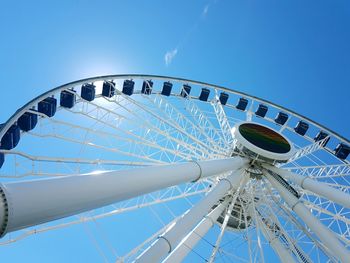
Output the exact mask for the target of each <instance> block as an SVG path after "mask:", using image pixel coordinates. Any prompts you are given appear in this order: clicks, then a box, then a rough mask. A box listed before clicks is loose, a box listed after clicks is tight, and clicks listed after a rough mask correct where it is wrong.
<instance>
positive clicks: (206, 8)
mask: <svg viewBox="0 0 350 263" xmlns="http://www.w3.org/2000/svg"><path fill="white" fill-rule="evenodd" d="M208 11H209V4H207V5H206V6H205V7H204V8H203V11H202V17H206V16H207V14H208Z"/></svg>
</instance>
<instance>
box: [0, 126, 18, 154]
mask: <svg viewBox="0 0 350 263" xmlns="http://www.w3.org/2000/svg"><path fill="white" fill-rule="evenodd" d="M20 137H21V131H20V129H19V126H18V125H17V124H13V125H12V126H11V127H10V128H9V129H8V130H7V132H6V133H5V134H4V136H3V137H2V139H1V145H0V149H5V150H11V149H13V148H15V147H16V146H17V144H18V142H19V139H20Z"/></svg>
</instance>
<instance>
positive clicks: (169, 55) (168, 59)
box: [164, 48, 177, 66]
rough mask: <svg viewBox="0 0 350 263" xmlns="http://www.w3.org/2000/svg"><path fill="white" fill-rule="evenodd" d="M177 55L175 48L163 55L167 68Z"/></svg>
mask: <svg viewBox="0 0 350 263" xmlns="http://www.w3.org/2000/svg"><path fill="white" fill-rule="evenodd" d="M176 54H177V48H175V49H173V50H170V51H167V52H166V53H165V55H164V60H165V65H167V66H169V65H170V63H171V62H172V60H173V59H174V57H175V56H176Z"/></svg>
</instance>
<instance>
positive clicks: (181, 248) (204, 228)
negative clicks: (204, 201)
mask: <svg viewBox="0 0 350 263" xmlns="http://www.w3.org/2000/svg"><path fill="white" fill-rule="evenodd" d="M227 204H228V200H225V202H223V203H221V204H220V205H218V206H217V207H216V208H215V209H214V210H212V211H211V212H210V213H209V214H208V215H207V216H205V217H204V218H203V219H202V221H200V222H199V224H198V225H197V226H196V227H195V228H194V229H193V230H192V231H191V232H190V233H189V234H188V235H187V236H186V237H185V238H184V239H183V240H182V241H181V243H180V244H179V245H178V246H177V247H176V248H175V249H174V250H173V252H171V253H170V254H169V256H167V258H166V259H164V260H163V263H180V262H182V261H183V260H184V258H185V257H186V256H187V255H188V253H189V252H191V250H192V249H193V248H194V247H195V246H196V245H197V243H198V242H199V241H200V240H201V238H202V237H203V236H205V235H206V233H207V232H208V231H209V229H210V228H212V227H213V226H214V224H215V222H216V220H217V219H218V217H219V216H220V215H221V213H222V212H223V211H224V210H225V209H226V206H227Z"/></svg>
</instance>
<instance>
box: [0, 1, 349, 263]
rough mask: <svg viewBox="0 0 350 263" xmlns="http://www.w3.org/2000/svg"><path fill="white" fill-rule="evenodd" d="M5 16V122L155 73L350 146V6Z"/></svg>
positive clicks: (248, 5)
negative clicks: (63, 92) (33, 104)
mask: <svg viewBox="0 0 350 263" xmlns="http://www.w3.org/2000/svg"><path fill="white" fill-rule="evenodd" d="M0 10H1V15H0V34H1V41H0V80H1V87H0V90H1V94H2V100H1V104H0V113H1V114H0V122H5V121H6V120H7V118H8V117H9V116H10V115H12V113H13V112H14V111H16V109H18V108H19V107H20V106H22V105H23V104H25V103H26V102H27V101H29V100H30V99H32V98H33V97H35V96H37V95H39V94H41V93H43V92H44V91H46V90H48V89H51V88H53V87H55V86H58V85H61V84H64V83H67V82H70V81H73V80H76V79H82V78H85V77H90V76H94V75H107V74H119V73H146V74H156V75H169V76H177V77H184V78H189V79H194V80H200V81H204V82H209V83H214V84H218V85H221V86H226V87H229V88H233V89H237V90H240V91H243V92H246V93H249V94H252V95H255V96H258V97H262V98H264V99H268V100H271V101H273V102H275V103H278V104H281V105H283V106H285V107H287V108H290V109H292V110H295V111H296V112H298V113H301V114H303V115H305V116H307V117H309V118H311V119H313V120H315V121H317V122H320V123H321V124H323V125H325V126H327V127H329V128H331V129H333V130H334V131H336V132H338V133H340V134H341V135H343V136H344V137H346V138H350V117H349V114H348V109H349V98H350V48H349V42H350V2H349V1H340V0H339V1H302V0H297V1H276V0H266V1H243V0H241V1H231V0H230V1H229V0H213V1H199V0H198V1H191V2H190V1H161V0H158V1H102V0H101V1H92V0H91V1H81V0H79V1H78V0H72V1H36V0H34V1H5V0H0ZM53 235H54V234H53ZM65 235H67V236H61V238H62V239H65V238H67V239H69V235H70V232H69V231H67V232H66V233H65ZM85 241H86V240H83V241H82V243H84V242H85ZM38 244H39V243H35V245H33V250H32V251H31V253H29V252H28V251H30V246H29V247H28V250H26V251H27V252H28V253H29V254H27V255H26V256H28V262H31V261H34V260H35V259H38V257H35V254H36V253H39V251H40V247H34V246H38ZM75 245H76V246H77V244H75ZM19 246H21V245H19ZM54 247H55V246H54V245H53V244H52V249H54ZM56 249H57V247H56ZM77 249H78V248H77ZM49 251H50V250H49ZM32 253H33V255H32ZM40 253H43V254H46V253H45V252H40ZM47 254H48V255H49V254H50V253H47ZM8 255H9V257H10V256H11V257H14V254H12V255H11V252H9V253H8ZM18 256H19V255H17V259H18V258H20V257H18ZM24 256H25V255H21V257H22V258H23V257H24ZM13 259H14V258H13ZM8 260H10V258H9V259H8ZM77 260H78V258H76V259H75V260H74V259H73V260H72V262H73V261H77ZM14 261H16V260H14ZM42 261H46V262H47V258H43V259H42Z"/></svg>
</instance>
